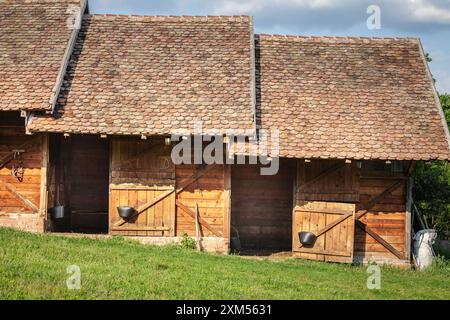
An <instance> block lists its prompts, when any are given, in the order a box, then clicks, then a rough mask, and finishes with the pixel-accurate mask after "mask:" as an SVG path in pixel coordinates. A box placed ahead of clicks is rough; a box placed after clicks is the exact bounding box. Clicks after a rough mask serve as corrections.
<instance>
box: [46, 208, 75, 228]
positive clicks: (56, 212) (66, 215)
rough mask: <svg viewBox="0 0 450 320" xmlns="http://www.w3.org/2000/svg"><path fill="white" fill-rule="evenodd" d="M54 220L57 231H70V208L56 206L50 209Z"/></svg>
mask: <svg viewBox="0 0 450 320" xmlns="http://www.w3.org/2000/svg"><path fill="white" fill-rule="evenodd" d="M48 213H49V214H50V218H51V219H52V221H53V228H54V231H55V232H66V231H70V208H69V207H67V206H55V207H52V208H49V209H48Z"/></svg>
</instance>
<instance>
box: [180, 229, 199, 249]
mask: <svg viewBox="0 0 450 320" xmlns="http://www.w3.org/2000/svg"><path fill="white" fill-rule="evenodd" d="M180 247H181V248H183V249H190V250H195V249H196V248H197V244H196V242H195V239H194V238H192V237H189V236H188V235H187V234H186V233H183V237H182V238H181V241H180Z"/></svg>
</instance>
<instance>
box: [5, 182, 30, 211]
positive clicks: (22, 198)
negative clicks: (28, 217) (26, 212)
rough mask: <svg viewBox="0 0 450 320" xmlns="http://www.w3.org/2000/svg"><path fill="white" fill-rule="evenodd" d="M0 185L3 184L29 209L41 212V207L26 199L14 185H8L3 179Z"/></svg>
mask: <svg viewBox="0 0 450 320" xmlns="http://www.w3.org/2000/svg"><path fill="white" fill-rule="evenodd" d="M0 184H2V185H3V186H4V187H5V188H6V189H7V190H8V191H9V192H11V193H12V194H13V195H14V196H15V197H16V198H17V199H19V200H20V201H22V203H23V204H24V205H25V206H27V207H28V208H30V209H32V210H33V211H34V212H36V213H38V212H39V207H38V206H37V205H36V204H35V203H33V202H32V201H31V200H29V199H27V198H25V197H24V196H22V195H21V194H20V193H19V192H18V191H17V189H16V188H15V187H14V186H13V185H12V184H10V183H8V182H6V181H3V180H2V179H0Z"/></svg>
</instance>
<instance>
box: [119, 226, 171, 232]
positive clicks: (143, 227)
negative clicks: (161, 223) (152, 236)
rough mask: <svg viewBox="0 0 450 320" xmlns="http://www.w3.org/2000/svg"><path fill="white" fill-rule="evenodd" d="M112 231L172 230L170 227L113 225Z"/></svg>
mask: <svg viewBox="0 0 450 320" xmlns="http://www.w3.org/2000/svg"><path fill="white" fill-rule="evenodd" d="M111 231H170V227H158V226H154V227H152V226H124V227H112V228H111Z"/></svg>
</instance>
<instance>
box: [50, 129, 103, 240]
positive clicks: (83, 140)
mask: <svg viewBox="0 0 450 320" xmlns="http://www.w3.org/2000/svg"><path fill="white" fill-rule="evenodd" d="M109 145H110V143H109V140H108V139H102V138H100V136H97V135H96V136H94V135H72V136H69V137H63V136H62V135H52V136H51V140H50V170H51V172H50V173H49V177H50V178H49V207H52V208H55V207H56V208H61V207H64V209H63V210H62V211H64V214H63V217H57V215H55V214H53V213H52V208H50V210H49V213H50V215H49V216H50V220H51V221H52V229H53V231H55V232H76V233H108V201H109V191H108V190H109V154H110V152H109V149H110V146H109Z"/></svg>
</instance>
